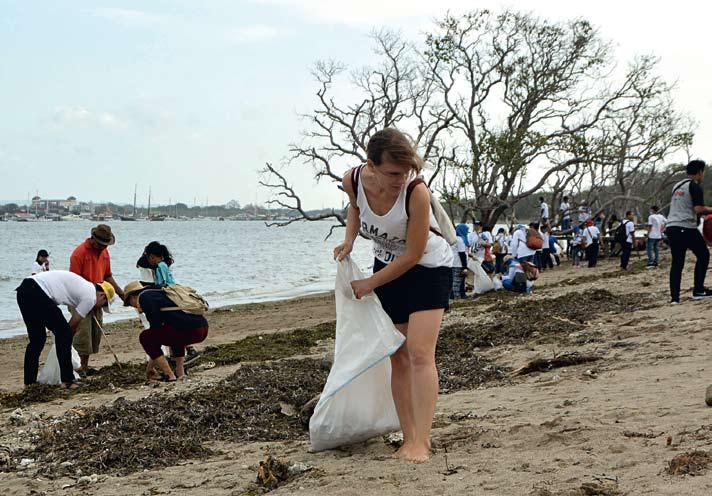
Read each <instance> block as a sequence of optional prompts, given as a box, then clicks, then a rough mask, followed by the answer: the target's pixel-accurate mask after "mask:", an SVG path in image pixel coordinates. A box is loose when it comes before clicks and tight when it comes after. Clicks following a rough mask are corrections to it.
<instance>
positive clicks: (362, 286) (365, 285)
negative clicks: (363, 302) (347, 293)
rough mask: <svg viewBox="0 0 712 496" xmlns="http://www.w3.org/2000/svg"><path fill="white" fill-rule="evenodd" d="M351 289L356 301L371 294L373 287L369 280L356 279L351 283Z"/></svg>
mask: <svg viewBox="0 0 712 496" xmlns="http://www.w3.org/2000/svg"><path fill="white" fill-rule="evenodd" d="M351 289H352V290H353V292H354V296H355V297H356V299H357V300H360V299H361V298H362V297H364V296H366V295H367V294H369V293H371V292H373V289H374V286H373V282H372V281H371V278H370V277H368V278H366V279H358V280H356V281H351Z"/></svg>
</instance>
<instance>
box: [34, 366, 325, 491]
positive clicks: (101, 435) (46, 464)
mask: <svg viewBox="0 0 712 496" xmlns="http://www.w3.org/2000/svg"><path fill="white" fill-rule="evenodd" d="M325 381H326V372H324V371H322V370H321V368H320V361H319V360H312V359H304V360H285V361H283V362H275V363H270V364H259V365H245V366H243V367H241V368H240V369H239V370H238V371H236V372H235V373H234V374H232V375H231V376H229V377H228V378H226V379H225V380H223V381H221V382H219V383H218V384H216V385H214V386H210V387H206V388H200V389H197V390H193V391H189V392H184V393H179V394H176V395H173V396H170V395H168V394H154V395H152V396H149V397H148V398H143V399H140V400H137V401H126V400H124V399H122V398H120V399H117V400H116V401H115V402H114V403H112V404H110V405H106V406H102V407H100V408H97V409H92V410H87V414H86V415H84V416H83V417H64V418H63V419H62V421H61V422H59V423H56V424H50V425H49V426H47V427H46V428H45V429H44V430H43V431H42V432H41V434H40V436H39V439H38V440H37V443H36V445H35V447H34V449H33V450H32V451H31V452H30V453H28V457H32V458H35V459H36V460H37V461H38V463H39V464H40V465H41V466H42V472H43V473H45V475H47V476H51V477H52V476H61V475H64V474H68V473H74V472H75V471H76V470H77V469H80V470H82V472H83V473H117V474H126V473H131V472H135V471H138V470H143V469H150V468H154V467H161V466H170V465H175V464H176V463H177V462H179V461H181V460H186V459H190V458H201V457H205V456H208V455H210V453H211V451H210V449H209V448H208V447H206V446H205V443H206V442H207V441H216V440H219V441H232V442H241V441H282V440H289V439H301V438H303V437H304V436H305V432H304V430H303V428H302V426H301V425H300V422H299V419H298V416H296V415H294V416H287V415H284V414H283V413H282V405H281V404H282V403H286V404H290V405H294V406H295V407H296V409H297V410H298V409H299V407H300V406H301V405H303V404H304V403H306V402H307V401H308V400H309V399H311V398H312V397H313V396H314V395H315V394H316V393H318V392H320V391H321V389H322V388H323V385H324V382H325ZM64 462H71V465H69V466H67V464H66V463H64ZM63 463H64V465H63Z"/></svg>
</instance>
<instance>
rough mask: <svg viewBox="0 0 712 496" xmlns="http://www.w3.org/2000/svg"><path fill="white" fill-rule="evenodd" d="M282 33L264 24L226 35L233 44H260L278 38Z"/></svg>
mask: <svg viewBox="0 0 712 496" xmlns="http://www.w3.org/2000/svg"><path fill="white" fill-rule="evenodd" d="M281 34H282V33H280V31H279V30H278V29H277V28H276V27H274V26H267V25H264V24H258V25H255V26H246V27H241V28H235V29H233V30H231V31H228V33H227V34H226V35H225V37H226V39H227V40H228V41H230V42H233V43H259V42H261V41H268V40H272V39H275V38H277V37H278V36H280V35H281Z"/></svg>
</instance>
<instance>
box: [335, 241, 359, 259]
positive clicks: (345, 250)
mask: <svg viewBox="0 0 712 496" xmlns="http://www.w3.org/2000/svg"><path fill="white" fill-rule="evenodd" d="M353 248H354V245H353V243H348V242H346V241H344V242H343V243H341V244H340V245H339V246H337V247H336V248H334V260H336V261H337V262H341V261H342V260H343V259H344V258H346V257H347V256H348V255H349V253H351V250H353Z"/></svg>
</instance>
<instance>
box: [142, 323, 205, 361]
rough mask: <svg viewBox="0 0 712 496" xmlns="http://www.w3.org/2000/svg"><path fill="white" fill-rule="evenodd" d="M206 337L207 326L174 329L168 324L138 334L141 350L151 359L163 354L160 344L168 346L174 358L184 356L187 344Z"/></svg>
mask: <svg viewBox="0 0 712 496" xmlns="http://www.w3.org/2000/svg"><path fill="white" fill-rule="evenodd" d="M207 337H208V326H203V327H196V328H194V329H176V328H175V327H173V326H171V325H170V324H165V325H163V327H158V328H153V327H152V328H150V329H146V330H144V331H143V332H141V334H139V335H138V340H139V342H140V343H141V346H143V350H144V351H145V352H146V354H147V355H148V356H149V357H151V359H152V360H155V359H156V358H159V357H161V356H163V350H162V349H161V346H170V348H171V354H172V355H173V357H174V358H180V357H184V356H185V349H186V347H188V345H191V344H196V343H202V342H203V341H205V338H207Z"/></svg>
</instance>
